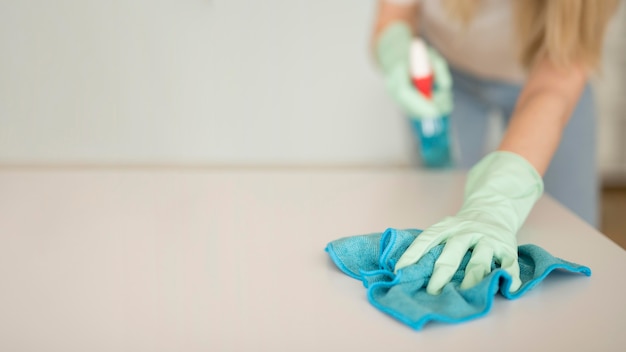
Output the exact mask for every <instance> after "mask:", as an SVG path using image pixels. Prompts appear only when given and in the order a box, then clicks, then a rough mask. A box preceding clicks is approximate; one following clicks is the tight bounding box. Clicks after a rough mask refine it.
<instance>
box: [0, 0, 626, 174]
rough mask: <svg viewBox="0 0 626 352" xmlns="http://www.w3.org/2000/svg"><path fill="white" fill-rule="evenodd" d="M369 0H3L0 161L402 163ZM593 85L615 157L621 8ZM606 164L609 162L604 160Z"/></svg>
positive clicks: (407, 144) (623, 79)
mask: <svg viewBox="0 0 626 352" xmlns="http://www.w3.org/2000/svg"><path fill="white" fill-rule="evenodd" d="M374 3H375V2H374V1H373V0H369V1H368V0H365V1H364V0H341V1H333V0H317V1H312V0H262V1H260V0H212V1H210V0H186V1H175V0H169V1H167V0H160V1H158V0H150V1H148V0H126V1H124V0H110V1H101V0H57V1H46V0H31V1H26V0H1V1H0V164H29V163H62V164H68V163H70V164H75V163H78V164H81V163H90V164H91V163H96V164H111V163H124V164H128V163H142V164H168V163H177V164H180V163H200V164H212V163H219V164H240V163H246V164H261V163H271V164H282V163H296V164H310V163H314V164H339V163H348V164H407V163H410V162H411V161H412V160H413V157H414V153H413V150H414V148H413V140H412V139H411V137H410V131H409V129H408V128H407V127H408V126H407V125H406V121H405V120H404V119H403V118H402V116H401V114H400V112H399V111H398V109H397V107H396V106H395V105H394V104H393V103H392V102H391V100H390V99H389V98H388V96H387V94H386V93H385V92H384V87H383V84H382V81H381V79H380V77H379V75H378V74H377V72H376V71H375V69H374V67H373V65H372V62H371V60H370V57H369V52H368V49H369V48H368V39H369V38H368V35H369V33H370V26H371V21H372V15H373V11H374V6H373V5H374ZM625 11H626V10H625V6H622V9H621V12H620V13H619V14H618V17H619V18H620V21H621V23H620V24H619V25H614V26H613V27H612V29H611V32H610V33H609V34H610V36H609V41H608V42H609V45H608V48H609V55H608V56H607V59H606V65H607V69H606V70H605V72H607V74H605V77H604V78H603V79H602V81H600V82H599V84H598V88H599V90H598V92H599V102H600V122H601V124H600V128H601V136H600V137H601V138H600V142H601V143H600V148H601V155H600V160H601V165H602V168H603V169H604V170H609V171H611V172H613V173H615V172H621V171H620V170H626V146H625V145H624V142H623V138H624V136H625V135H626V114H624V112H626V105H625V104H626V99H623V97H622V95H623V92H624V91H626V68H625V67H626V41H625V40H623V38H624V37H625V35H626V25H625V24H624V22H626V12H625ZM616 170H617V171H616Z"/></svg>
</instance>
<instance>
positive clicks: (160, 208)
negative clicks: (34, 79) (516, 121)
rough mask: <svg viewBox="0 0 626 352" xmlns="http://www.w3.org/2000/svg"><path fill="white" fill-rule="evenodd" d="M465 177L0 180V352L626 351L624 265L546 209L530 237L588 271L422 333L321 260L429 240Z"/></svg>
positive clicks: (28, 172)
mask: <svg viewBox="0 0 626 352" xmlns="http://www.w3.org/2000/svg"><path fill="white" fill-rule="evenodd" d="M463 178H464V177H463V175H461V174H445V173H424V172H417V171H407V170H387V171H385V170H307V169H302V170H272V169H269V170H254V169H241V170H219V169H213V170H212V169H144V170H141V169H139V170H137V169H135V170H132V169H130V170H129V169H126V170H124V169H122V170H116V169H91V170H81V169H6V168H5V169H1V170H0V351H63V352H69V351H187V352H189V351H378V352H380V351H386V352H387V351H435V350H450V351H466V350H480V351H492V350H493V351H496V350H500V351H504V350H506V351H530V350H553V351H566V350H575V351H592V350H593V351H618V350H619V351H624V350H626V330H625V329H626V304H625V303H624V292H625V291H626V284H625V282H626V280H624V273H625V272H626V253H625V252H624V251H623V250H622V249H621V248H619V247H618V246H616V245H615V244H613V243H612V242H610V240H608V239H607V238H605V237H604V236H603V235H601V234H600V233H598V232H597V231H595V230H594V229H592V228H590V227H589V226H587V225H585V224H584V223H583V222H582V221H580V220H578V219H577V218H576V217H574V216H573V215H572V214H570V213H569V212H567V211H566V210H564V209H563V208H562V207H561V206H560V205H558V204H557V203H556V202H555V201H553V200H551V199H550V198H548V197H544V198H542V199H541V200H540V201H539V203H538V205H537V206H536V208H535V209H534V211H533V212H532V214H531V216H530V218H529V220H528V221H527V223H526V225H525V227H524V228H523V230H522V231H521V233H520V234H519V236H518V238H519V242H520V244H522V243H535V244H538V245H540V246H542V247H543V248H545V249H547V250H548V251H550V252H551V253H553V254H554V255H556V256H559V257H563V258H566V259H569V260H572V261H575V262H579V263H582V264H586V265H589V266H590V267H591V268H592V270H593V275H592V277H590V278H586V277H583V276H577V275H565V274H555V275H553V276H552V277H549V278H548V280H547V281H546V282H544V283H543V284H542V285H540V286H539V287H537V288H536V289H534V290H532V291H531V292H530V293H528V294H527V295H526V296H525V297H523V298H522V299H519V300H516V301H507V300H505V299H497V300H496V303H495V306H494V308H493V310H492V312H491V313H490V314H489V315H488V316H487V317H485V318H482V319H479V320H475V321H473V322H469V323H465V324H460V325H443V324H431V325H429V326H427V328H426V329H425V330H423V331H421V332H416V331H413V330H411V329H409V328H408V327H406V326H404V325H402V324H401V323H399V322H397V321H395V320H394V319H392V318H390V317H388V316H387V315H385V314H383V313H381V312H379V311H378V310H376V309H375V308H374V307H373V306H371V305H370V304H369V303H368V302H367V299H366V297H365V292H366V291H365V289H364V288H363V287H362V285H361V283H360V282H359V281H356V280H353V279H351V278H349V277H348V276H346V275H344V274H342V273H341V272H340V271H339V270H337V269H336V268H335V267H334V265H333V264H332V262H331V261H330V259H329V258H328V256H327V255H326V253H325V252H324V247H325V245H326V243H327V242H329V241H331V240H333V239H336V238H338V237H343V236H348V235H354V234H361V233H369V232H377V231H383V230H385V228H387V227H398V228H411V227H426V226H428V225H430V224H432V223H434V222H435V221H437V220H439V219H440V218H441V217H443V216H445V215H447V214H450V213H452V212H454V210H455V209H456V208H457V207H458V206H459V204H460V202H461V194H462V188H463Z"/></svg>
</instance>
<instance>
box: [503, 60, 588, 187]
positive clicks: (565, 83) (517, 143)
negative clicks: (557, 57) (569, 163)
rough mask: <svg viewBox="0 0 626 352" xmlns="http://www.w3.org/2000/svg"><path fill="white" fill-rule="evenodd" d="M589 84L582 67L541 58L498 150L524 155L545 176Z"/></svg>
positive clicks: (533, 70)
mask: <svg viewBox="0 0 626 352" xmlns="http://www.w3.org/2000/svg"><path fill="white" fill-rule="evenodd" d="M586 82H587V70H586V69H585V68H584V67H583V66H582V65H571V66H570V67H568V68H559V67H557V66H556V65H555V64H553V63H551V62H550V60H548V59H547V58H544V59H540V60H539V61H538V62H537V64H535V65H534V66H533V68H532V69H531V72H530V74H529V76H528V80H527V82H526V84H525V85H524V88H523V90H522V93H521V94H520V96H519V98H518V100H517V106H516V107H515V111H514V112H513V117H512V119H511V122H510V124H509V127H508V129H507V131H506V133H505V135H504V138H503V140H502V143H501V144H500V147H499V148H498V150H502V151H510V152H514V153H516V154H519V155H521V156H522V157H524V158H525V159H526V160H528V162H529V163H530V164H532V165H533V166H534V167H535V169H536V170H537V171H538V172H539V174H541V175H543V174H544V173H545V172H546V170H547V169H548V165H549V164H550V160H551V159H552V156H553V155H554V153H555V152H556V149H557V146H558V145H559V141H560V139H561V134H562V132H563V129H564V128H565V126H566V124H567V121H568V120H569V118H570V115H571V114H572V111H573V110H574V109H575V107H576V104H577V102H578V98H579V97H580V94H581V93H582V91H583V89H584V87H585V84H586Z"/></svg>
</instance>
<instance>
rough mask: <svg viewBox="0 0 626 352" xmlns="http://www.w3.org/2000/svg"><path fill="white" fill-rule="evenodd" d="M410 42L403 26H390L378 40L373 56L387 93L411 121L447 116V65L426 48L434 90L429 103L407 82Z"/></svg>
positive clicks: (449, 96)
mask: <svg viewBox="0 0 626 352" xmlns="http://www.w3.org/2000/svg"><path fill="white" fill-rule="evenodd" d="M412 39H413V35H412V33H411V29H410V28H409V26H408V25H407V24H405V23H403V22H395V23H392V24H390V25H389V26H387V27H386V28H385V29H384V30H383V32H382V33H381V34H380V37H379V38H378V41H377V43H376V56H377V59H378V62H379V64H380V66H381V68H382V69H383V72H384V73H385V82H386V85H387V90H388V91H389V93H390V94H391V96H392V97H393V98H394V100H395V101H396V102H397V103H398V104H400V106H401V107H402V109H403V110H405V112H406V113H407V114H409V116H411V117H412V118H417V119H420V118H435V117H440V116H447V115H449V114H450V112H451V111H452V77H451V76H450V70H449V69H448V64H447V63H446V60H444V59H443V58H442V57H441V56H440V55H439V53H437V51H436V50H435V49H433V48H431V47H429V48H428V55H429V59H430V64H431V66H432V69H433V73H434V75H435V89H434V91H433V98H432V100H431V99H428V98H426V97H425V96H424V95H423V94H422V93H420V92H419V91H417V90H416V89H415V88H414V87H413V84H412V82H411V75H410V71H409V49H410V47H411V41H412Z"/></svg>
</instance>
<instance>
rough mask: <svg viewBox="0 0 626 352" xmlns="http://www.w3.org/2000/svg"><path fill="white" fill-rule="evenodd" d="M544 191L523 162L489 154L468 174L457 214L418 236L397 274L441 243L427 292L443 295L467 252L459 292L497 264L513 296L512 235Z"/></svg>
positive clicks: (517, 281) (515, 280)
mask: <svg viewBox="0 0 626 352" xmlns="http://www.w3.org/2000/svg"><path fill="white" fill-rule="evenodd" d="M542 192H543V181H542V179H541V176H540V175H539V173H537V171H536V170H535V168H534V167H533V166H532V165H531V164H530V163H528V161H526V160H525V159H524V158H523V157H521V156H519V155H517V154H515V153H510V152H502V151H500V152H494V153H491V154H489V155H488V156H486V157H485V158H484V159H483V160H482V161H480V162H479V163H478V164H476V166H474V167H473V168H472V170H471V171H470V173H469V175H468V180H467V184H466V188H465V201H464V203H463V207H462V208H461V210H460V211H459V212H458V214H457V215H455V216H452V217H448V218H446V219H444V220H443V221H441V222H439V223H437V224H435V225H433V226H431V227H430V228H428V229H426V230H425V231H424V232H423V233H421V234H420V235H419V236H418V237H417V238H416V239H415V241H414V242H413V243H412V244H411V245H410V246H409V248H407V250H406V251H405V252H404V254H402V256H401V257H400V259H399V260H398V262H397V263H396V266H395V271H396V272H397V271H398V270H401V269H402V268H404V267H406V266H409V265H412V264H415V263H417V262H418V261H419V260H420V258H422V256H424V255H425V254H426V253H428V251H430V250H431V249H432V248H433V247H435V246H437V245H439V244H441V243H445V247H444V249H443V252H442V253H441V255H440V256H439V258H438V259H437V261H436V262H435V267H434V269H433V275H432V277H431V278H430V280H429V282H428V286H427V288H426V291H427V292H428V293H430V294H438V293H440V292H441V290H442V288H443V287H444V286H445V285H446V284H447V283H449V282H450V280H451V279H452V276H453V275H454V274H455V273H456V272H457V270H458V268H459V265H460V264H461V261H462V260H463V257H464V256H465V254H466V253H467V251H468V250H471V251H472V256H471V259H470V261H469V262H468V264H467V267H466V268H465V277H464V279H463V282H462V283H461V289H467V288H471V287H473V286H474V285H476V284H478V283H479V282H480V281H481V280H482V279H483V278H484V277H486V276H487V275H489V273H490V272H491V264H492V262H493V261H494V260H495V262H496V263H497V264H499V265H500V267H501V268H502V269H504V270H505V271H506V272H508V273H509V275H511V277H512V278H513V281H512V285H511V287H510V290H511V291H517V290H518V289H519V288H520V286H521V280H520V268H519V263H518V260H517V240H516V237H515V236H516V234H517V231H518V230H519V228H520V227H521V226H522V224H523V223H524V221H525V220H526V217H527V216H528V213H529V212H530V210H531V209H532V207H533V205H534V204H535V202H536V201H537V199H539V197H540V196H541V194H542Z"/></svg>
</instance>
